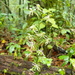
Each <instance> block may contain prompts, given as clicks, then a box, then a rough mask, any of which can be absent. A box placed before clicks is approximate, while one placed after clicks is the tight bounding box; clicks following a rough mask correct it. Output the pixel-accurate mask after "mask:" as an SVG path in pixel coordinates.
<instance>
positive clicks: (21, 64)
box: [0, 37, 75, 75]
mask: <svg viewBox="0 0 75 75" xmlns="http://www.w3.org/2000/svg"><path fill="white" fill-rule="evenodd" d="M59 38H64V37H57V38H55V39H56V40H57V39H59ZM10 40H12V39H11V38H10ZM68 42H69V43H70V44H73V43H75V39H70V40H68ZM8 43H9V40H8V39H4V40H1V41H0V71H1V73H0V75H19V74H20V75H21V74H22V73H23V72H25V74H24V75H34V72H32V71H30V70H29V69H30V68H32V67H33V63H32V61H31V59H29V61H24V60H23V58H22V57H20V58H14V57H13V56H11V55H9V53H8V50H6V46H7V44H8ZM70 44H65V45H64V46H62V48H63V49H65V50H66V49H67V48H69V47H70ZM59 54H60V53H59V52H55V51H54V52H53V53H52V56H51V58H52V59H53V61H52V65H51V67H50V68H48V67H47V66H46V65H43V67H42V69H41V72H40V75H53V74H54V75H61V74H59V72H58V70H59V69H65V75H73V73H72V71H73V70H72V69H71V68H69V67H68V66H69V65H70V64H69V63H68V64H67V65H65V66H62V64H63V62H64V60H60V59H59V58H58V55H59ZM7 71H8V72H7ZM15 73H16V74H15ZM48 73H49V74H48ZM36 75H37V74H36Z"/></svg>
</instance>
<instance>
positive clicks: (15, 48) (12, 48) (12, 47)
mask: <svg viewBox="0 0 75 75" xmlns="http://www.w3.org/2000/svg"><path fill="white" fill-rule="evenodd" d="M7 49H9V53H10V54H12V53H13V52H14V56H15V57H16V56H21V53H20V49H21V47H20V45H19V44H16V43H12V42H11V43H9V45H8V46H7Z"/></svg>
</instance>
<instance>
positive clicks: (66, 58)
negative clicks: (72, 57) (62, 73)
mask: <svg viewBox="0 0 75 75" xmlns="http://www.w3.org/2000/svg"><path fill="white" fill-rule="evenodd" d="M59 59H61V60H69V56H67V55H62V56H59Z"/></svg>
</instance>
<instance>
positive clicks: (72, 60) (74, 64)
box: [70, 58, 75, 69]
mask: <svg viewBox="0 0 75 75" xmlns="http://www.w3.org/2000/svg"><path fill="white" fill-rule="evenodd" d="M70 62H71V64H72V66H73V68H74V69H75V59H72V58H70Z"/></svg>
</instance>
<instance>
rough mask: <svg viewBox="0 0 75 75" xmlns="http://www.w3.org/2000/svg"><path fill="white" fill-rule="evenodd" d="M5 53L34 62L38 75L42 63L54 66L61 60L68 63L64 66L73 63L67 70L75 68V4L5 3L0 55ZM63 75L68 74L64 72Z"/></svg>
mask: <svg viewBox="0 0 75 75" xmlns="http://www.w3.org/2000/svg"><path fill="white" fill-rule="evenodd" d="M3 53H4V54H5V53H8V55H12V56H14V57H22V58H23V59H24V60H28V61H32V62H34V63H35V64H36V66H37V67H36V66H34V67H33V68H32V70H33V71H34V72H35V75H37V74H38V73H37V72H40V69H41V63H42V64H46V65H47V66H48V67H49V66H52V64H51V63H52V62H53V61H52V60H54V59H53V58H55V59H57V57H58V58H59V59H62V60H64V62H63V66H64V65H67V64H69V65H67V67H70V68H73V69H74V68H75V64H74V62H75V59H74V58H72V57H74V55H75V1H74V0H16V1H15V0H1V1H0V54H3ZM54 56H55V57H54ZM54 62H55V61H54ZM55 64H56V63H55ZM57 65H58V64H57ZM58 66H59V65H58ZM60 74H61V75H65V73H64V70H62V72H60ZM38 75H39V74H38Z"/></svg>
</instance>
